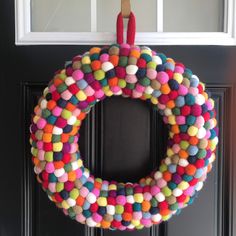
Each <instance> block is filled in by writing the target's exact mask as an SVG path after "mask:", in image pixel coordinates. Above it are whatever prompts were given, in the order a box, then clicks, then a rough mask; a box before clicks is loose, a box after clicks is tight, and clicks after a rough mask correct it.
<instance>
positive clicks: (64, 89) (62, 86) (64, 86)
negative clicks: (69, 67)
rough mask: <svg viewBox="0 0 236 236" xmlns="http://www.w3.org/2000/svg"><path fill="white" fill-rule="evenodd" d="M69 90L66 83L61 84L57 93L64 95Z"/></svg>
mask: <svg viewBox="0 0 236 236" xmlns="http://www.w3.org/2000/svg"><path fill="white" fill-rule="evenodd" d="M66 90H67V86H66V84H64V83H62V84H60V85H59V86H57V92H58V93H62V92H64V91H66Z"/></svg>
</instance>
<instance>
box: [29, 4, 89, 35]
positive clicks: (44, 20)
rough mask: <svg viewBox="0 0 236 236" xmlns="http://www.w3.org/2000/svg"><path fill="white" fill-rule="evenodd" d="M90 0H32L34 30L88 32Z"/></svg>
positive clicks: (32, 26)
mask: <svg viewBox="0 0 236 236" xmlns="http://www.w3.org/2000/svg"><path fill="white" fill-rule="evenodd" d="M90 7H91V5H90V1H89V0H50V1H48V0H31V30H32V31H33V32H83V31H84V32H88V31H90V29H91V16H90V12H91V10H90Z"/></svg>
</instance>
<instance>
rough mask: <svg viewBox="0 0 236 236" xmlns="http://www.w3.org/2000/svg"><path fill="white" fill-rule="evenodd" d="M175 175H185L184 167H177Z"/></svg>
mask: <svg viewBox="0 0 236 236" xmlns="http://www.w3.org/2000/svg"><path fill="white" fill-rule="evenodd" d="M177 173H178V174H179V175H183V174H184V173H185V171H184V167H182V166H177Z"/></svg>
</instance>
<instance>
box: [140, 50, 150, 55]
mask: <svg viewBox="0 0 236 236" xmlns="http://www.w3.org/2000/svg"><path fill="white" fill-rule="evenodd" d="M141 54H148V55H150V56H152V51H151V50H150V49H143V50H141Z"/></svg>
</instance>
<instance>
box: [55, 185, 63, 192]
mask: <svg viewBox="0 0 236 236" xmlns="http://www.w3.org/2000/svg"><path fill="white" fill-rule="evenodd" d="M63 189H64V183H61V182H57V183H56V191H57V192H58V193H59V192H61V191H62V190H63Z"/></svg>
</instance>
